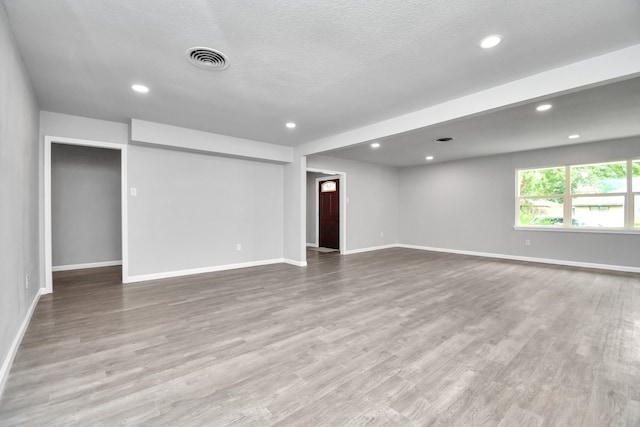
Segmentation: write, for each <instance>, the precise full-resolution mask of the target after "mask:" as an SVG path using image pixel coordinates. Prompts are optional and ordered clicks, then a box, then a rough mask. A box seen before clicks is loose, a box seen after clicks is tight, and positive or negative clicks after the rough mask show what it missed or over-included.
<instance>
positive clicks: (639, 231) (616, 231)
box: [513, 225, 640, 234]
mask: <svg viewBox="0 0 640 427" xmlns="http://www.w3.org/2000/svg"><path fill="white" fill-rule="evenodd" d="M513 229H514V230H516V231H551V232H554V233H555V232H561V233H596V234H640V229H635V230H629V229H626V228H625V229H623V228H603V229H602V228H565V227H544V226H543V227H523V226H518V225H515V226H514V227H513Z"/></svg>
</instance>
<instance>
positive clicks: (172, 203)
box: [128, 145, 283, 276]
mask: <svg viewBox="0 0 640 427" xmlns="http://www.w3.org/2000/svg"><path fill="white" fill-rule="evenodd" d="M128 161H129V164H128V166H129V167H128V174H129V182H128V185H129V188H136V190H137V196H135V197H134V196H129V199H128V200H129V202H128V203H129V274H130V275H131V276H137V275H146V274H154V273H163V272H172V271H179V270H187V269H196V268H206V267H215V266H220V265H226V264H235V263H243V262H252V261H262V260H271V259H279V258H282V251H283V220H282V218H283V185H282V183H283V167H282V165H277V164H272V163H264V162H255V161H249V160H239V159H233V158H227V157H217V156H214V155H205V154H197V153H191V152H184V151H177V150H165V149H161V148H152V147H144V146H136V145H130V146H129V159H128ZM238 243H240V244H241V245H242V250H241V251H237V250H236V244H238Z"/></svg>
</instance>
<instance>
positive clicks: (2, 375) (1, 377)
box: [0, 289, 43, 398]
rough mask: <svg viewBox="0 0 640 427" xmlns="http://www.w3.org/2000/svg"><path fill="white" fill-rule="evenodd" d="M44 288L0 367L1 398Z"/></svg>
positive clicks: (32, 303)
mask: <svg viewBox="0 0 640 427" xmlns="http://www.w3.org/2000/svg"><path fill="white" fill-rule="evenodd" d="M42 291H43V289H40V291H39V292H38V293H37V294H36V296H35V298H34V299H33V301H32V302H31V305H30V306H29V309H28V310H27V314H26V315H25V316H24V319H22V323H21V324H20V328H19V329H18V332H17V333H16V336H15V337H14V338H13V342H12V343H11V347H9V352H8V353H7V356H6V357H5V359H4V360H3V361H2V368H0V398H2V393H3V392H4V386H5V385H6V383H7V379H8V378H9V372H10V371H11V365H13V360H14V359H15V357H16V354H17V353H18V348H20V343H21V342H22V338H24V334H25V332H27V328H28V327H29V322H31V316H33V312H34V311H35V309H36V306H37V305H38V301H40V295H42Z"/></svg>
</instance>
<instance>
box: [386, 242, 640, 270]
mask: <svg viewBox="0 0 640 427" xmlns="http://www.w3.org/2000/svg"><path fill="white" fill-rule="evenodd" d="M397 246H398V247H400V248H407V249H418V250H421V251H433V252H445V253H450V254H457V255H470V256H478V257H484V258H497V259H506V260H511V261H524V262H535V263H539V264H552V265H562V266H565V267H580V268H593V269H596V270H610V271H621V272H624V273H640V267H631V266H626V265H613V264H597V263H591V262H582V261H568V260H561V259H551V258H536V257H527V256H520V255H506V254H496V253H490V252H476V251H464V250H458V249H446V248H435V247H431V246H419V245H405V244H398V245H397Z"/></svg>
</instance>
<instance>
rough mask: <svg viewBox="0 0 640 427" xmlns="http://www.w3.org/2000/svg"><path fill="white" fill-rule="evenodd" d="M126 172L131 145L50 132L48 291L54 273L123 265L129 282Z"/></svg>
mask: <svg viewBox="0 0 640 427" xmlns="http://www.w3.org/2000/svg"><path fill="white" fill-rule="evenodd" d="M103 149H104V151H103ZM114 150H117V153H114ZM54 167H55V171H54ZM126 171H127V146H126V145H125V144H116V143H110V142H100V141H89V140H80V139H73V138H62V137H50V136H45V146H44V225H45V227H44V258H45V263H44V264H45V289H44V290H43V293H51V292H53V272H54V271H65V270H76V269H86V268H95V267H106V266H113V265H120V264H121V265H122V283H126V281H127V277H128V270H127V265H128V262H127V261H128V254H127V218H126V212H127V197H126V188H127V187H126V184H127V183H126ZM54 172H55V173H54ZM65 187H66V188H65ZM53 194H55V200H54V199H53V197H52V195H53ZM105 211H108V212H105ZM114 215H115V218H114ZM54 227H55V229H54ZM114 234H115V236H114ZM54 251H55V256H54ZM57 274H58V273H57Z"/></svg>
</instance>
